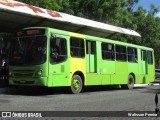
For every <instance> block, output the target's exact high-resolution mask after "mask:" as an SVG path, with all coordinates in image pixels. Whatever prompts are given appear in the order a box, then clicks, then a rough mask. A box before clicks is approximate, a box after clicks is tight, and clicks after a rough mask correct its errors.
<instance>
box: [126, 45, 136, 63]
mask: <svg viewBox="0 0 160 120" xmlns="http://www.w3.org/2000/svg"><path fill="white" fill-rule="evenodd" d="M127 54H128V62H134V63H135V62H136V63H137V62H138V57H137V49H136V48H132V47H128V48H127Z"/></svg>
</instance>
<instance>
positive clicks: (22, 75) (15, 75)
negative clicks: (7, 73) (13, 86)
mask: <svg viewBox="0 0 160 120" xmlns="http://www.w3.org/2000/svg"><path fill="white" fill-rule="evenodd" d="M33 75H34V73H27V72H26V73H14V74H13V76H14V77H32V76H33Z"/></svg>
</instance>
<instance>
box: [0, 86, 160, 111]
mask: <svg viewBox="0 0 160 120" xmlns="http://www.w3.org/2000/svg"><path fill="white" fill-rule="evenodd" d="M155 93H158V95H159V97H160V86H146V85H145V86H141V85H139V86H138V87H136V88H135V89H134V90H124V89H120V88H117V87H111V88H109V89H106V88H99V87H98V90H96V88H91V90H85V92H83V93H81V94H77V95H74V94H67V93H65V90H62V91H55V90H54V89H44V88H32V89H31V88H5V87H4V88H0V111H154V110H155ZM159 104H160V103H159Z"/></svg>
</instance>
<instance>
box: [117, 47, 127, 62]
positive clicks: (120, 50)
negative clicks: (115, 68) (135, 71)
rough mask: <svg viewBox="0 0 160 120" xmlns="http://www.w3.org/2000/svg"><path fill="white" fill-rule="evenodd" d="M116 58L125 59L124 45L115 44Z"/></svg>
mask: <svg viewBox="0 0 160 120" xmlns="http://www.w3.org/2000/svg"><path fill="white" fill-rule="evenodd" d="M115 48H116V60H118V61H126V60H127V55H126V46H121V45H116V47H115Z"/></svg>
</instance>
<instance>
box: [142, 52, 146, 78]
mask: <svg viewBox="0 0 160 120" xmlns="http://www.w3.org/2000/svg"><path fill="white" fill-rule="evenodd" d="M141 74H142V75H145V74H147V57H146V51H145V50H141Z"/></svg>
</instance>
